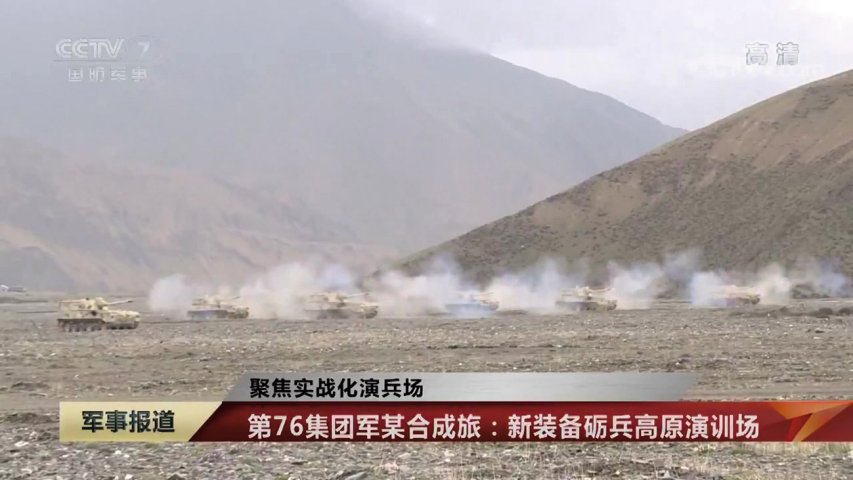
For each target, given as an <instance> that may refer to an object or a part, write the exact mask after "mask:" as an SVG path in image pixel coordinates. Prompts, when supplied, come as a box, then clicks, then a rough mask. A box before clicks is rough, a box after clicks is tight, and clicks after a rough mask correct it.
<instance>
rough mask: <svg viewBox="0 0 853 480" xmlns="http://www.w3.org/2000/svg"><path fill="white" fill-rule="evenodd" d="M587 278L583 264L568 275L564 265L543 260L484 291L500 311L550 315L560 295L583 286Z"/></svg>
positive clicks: (500, 279) (548, 259) (497, 280)
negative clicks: (498, 305) (489, 295)
mask: <svg viewBox="0 0 853 480" xmlns="http://www.w3.org/2000/svg"><path fill="white" fill-rule="evenodd" d="M587 275H588V267H587V265H586V264H585V263H579V264H578V265H576V266H575V268H573V269H572V270H571V272H569V271H567V269H566V268H565V266H564V265H563V263H561V262H559V261H557V260H555V259H551V258H546V259H543V260H541V261H539V262H538V263H537V264H536V265H534V266H532V267H530V268H527V269H525V270H522V271H521V272H518V273H506V274H503V275H501V276H499V277H497V278H495V279H494V280H492V282H491V283H490V284H489V286H488V288H487V290H488V291H490V292H492V293H493V294H494V295H495V298H496V299H497V300H498V301H499V302H500V308H501V310H523V311H527V312H531V313H552V312H554V311H555V310H556V307H555V302H556V300H557V298H558V297H559V295H560V293H561V292H563V291H565V290H567V289H570V288H573V287H576V286H580V285H583V284H585V282H586V277H587Z"/></svg>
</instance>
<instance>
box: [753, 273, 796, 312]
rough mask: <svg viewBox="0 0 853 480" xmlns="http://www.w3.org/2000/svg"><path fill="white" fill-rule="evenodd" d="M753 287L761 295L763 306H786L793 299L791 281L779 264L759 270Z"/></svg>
mask: <svg viewBox="0 0 853 480" xmlns="http://www.w3.org/2000/svg"><path fill="white" fill-rule="evenodd" d="M751 285H752V287H753V288H755V290H756V292H757V293H758V294H759V295H761V303H763V304H767V305H785V304H787V303H788V301H790V299H791V287H792V283H791V280H790V279H789V278H788V274H787V272H786V271H785V268H784V267H782V266H781V265H779V264H776V263H772V264H770V265H768V266H766V267H764V268H762V269H761V270H759V271H758V273H757V274H756V276H755V280H753V282H752V284H751Z"/></svg>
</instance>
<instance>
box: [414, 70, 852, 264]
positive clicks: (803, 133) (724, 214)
mask: <svg viewBox="0 0 853 480" xmlns="http://www.w3.org/2000/svg"><path fill="white" fill-rule="evenodd" d="M694 247H702V248H703V250H704V256H705V260H706V261H707V262H708V266H710V267H718V268H726V269H741V268H748V267H759V266H763V265H764V264H766V263H767V262H770V261H787V260H790V261H793V260H795V259H796V258H797V257H799V256H801V255H808V256H814V257H822V258H829V259H834V260H836V261H839V262H840V263H841V267H842V269H843V270H844V272H845V273H846V274H848V275H850V274H851V273H853V71H848V72H845V73H842V74H839V75H836V76H833V77H830V78H826V79H824V80H821V81H818V82H814V83H811V84H808V85H805V86H802V87H799V88H796V89H794V90H791V91H788V92H785V93H783V94H781V95H778V96H776V97H773V98H770V99H768V100H765V101H763V102H761V103H758V104H756V105H754V106H752V107H749V108H747V109H745V110H742V111H740V112H738V113H735V114H733V115H731V116H729V117H727V118H725V119H723V120H720V121H718V122H716V123H714V124H712V125H709V126H708V127H706V128H703V129H701V130H698V131H695V132H693V133H690V134H688V135H685V136H683V137H681V138H679V139H678V140H676V141H673V142H671V143H669V144H666V145H663V146H661V147H660V148H658V149H656V150H654V151H652V152H650V153H648V154H646V155H644V156H642V157H640V158H638V159H636V160H634V161H632V162H629V163H627V164H625V165H623V166H621V167H617V168H614V169H611V170H608V171H606V172H603V173H601V174H599V175H596V176H594V177H592V178H590V179H589V180H587V181H585V182H583V183H581V184H580V185H577V186H576V187H574V188H571V189H569V190H567V191H565V192H563V193H560V194H557V195H554V196H552V197H549V198H548V199H546V200H544V201H541V202H539V203H536V204H534V205H533V206H530V207H528V208H526V209H524V210H522V211H520V212H518V213H516V214H514V215H510V216H507V217H504V218H501V219H500V220H497V221H495V222H492V223H489V224H487V225H485V226H482V227H480V228H477V229H475V230H473V231H471V232H468V233H466V234H465V235H462V236H461V237H458V238H456V239H453V240H451V241H448V242H445V243H443V244H441V245H438V246H437V247H434V248H432V249H429V250H427V251H424V252H421V253H419V254H416V255H414V256H412V257H410V258H408V259H407V260H406V261H404V262H403V264H404V265H405V266H407V267H408V268H416V267H417V266H419V265H421V264H422V262H423V261H424V260H426V259H428V258H430V257H432V256H433V255H434V254H436V253H438V252H445V253H449V254H452V255H454V256H455V257H456V259H457V260H458V261H459V262H460V263H461V265H462V267H464V268H466V269H467V270H469V271H470V272H471V273H472V274H474V275H476V276H479V277H481V278H484V277H487V276H490V275H491V274H493V273H495V272H498V271H501V270H503V269H507V268H511V269H514V268H518V267H521V266H525V265H528V264H531V263H533V262H535V261H536V260H537V259H539V258H540V257H542V256H544V255H554V256H559V257H564V258H568V259H579V258H583V257H586V258H588V259H590V260H592V261H595V262H604V261H607V260H615V261H621V262H628V261H645V260H656V259H659V258H660V256H661V255H662V254H663V253H664V252H667V251H673V250H681V249H686V248H694Z"/></svg>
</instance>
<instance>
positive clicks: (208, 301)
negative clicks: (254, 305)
mask: <svg viewBox="0 0 853 480" xmlns="http://www.w3.org/2000/svg"><path fill="white" fill-rule="evenodd" d="M239 298H240V297H239V296H236V297H230V298H227V299H223V298H221V297H218V296H216V295H205V296H203V297H199V298H196V299H195V300H193V303H192V306H191V307H190V309H189V310H187V318H189V319H190V320H240V319H244V318H249V307H245V306H242V305H237V304H234V303H231V302H232V301H233V300H237V299H239Z"/></svg>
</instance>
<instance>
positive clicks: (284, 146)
mask: <svg viewBox="0 0 853 480" xmlns="http://www.w3.org/2000/svg"><path fill="white" fill-rule="evenodd" d="M45 12H50V13H45ZM164 12H168V14H164ZM411 30H412V29H411V28H409V27H408V26H406V25H404V24H403V23H400V22H398V21H396V20H394V21H393V22H392V21H388V20H387V18H385V19H379V18H378V17H377V16H376V15H375V14H373V13H371V12H370V11H368V10H367V9H365V7H364V5H363V4H362V3H359V2H345V1H342V0H315V1H310V2H308V1H295V0H291V1H283V2H282V1H271V0H258V1H256V2H252V3H251V5H250V6H246V5H245V4H244V3H241V2H236V1H230V2H229V1H225V2H216V4H215V5H212V4H211V3H210V2H203V1H201V0H188V1H186V2H178V3H175V2H166V1H165V0H152V1H150V2H135V3H130V4H121V3H116V2H106V1H97V0H87V1H83V2H79V3H76V4H75V6H74V8H70V7H68V6H67V4H66V2H61V1H59V0H52V1H50V0H49V1H48V2H47V3H46V4H42V5H41V6H38V7H36V6H30V5H24V4H21V5H19V6H17V7H16V12H15V15H14V16H12V15H9V16H4V17H2V18H0V40H3V41H7V42H8V43H9V44H14V45H15V46H16V47H15V49H12V50H10V52H9V55H8V56H7V57H8V58H6V59H5V60H6V63H5V67H6V68H7V70H9V71H15V72H16V75H10V76H6V77H4V79H3V80H2V82H3V83H2V87H3V88H0V104H2V105H4V108H3V109H2V112H0V135H5V136H7V137H9V138H13V139H17V140H9V141H7V142H6V143H3V144H0V156H2V158H3V159H4V162H5V164H4V165H5V166H4V168H6V169H7V171H8V172H9V175H5V176H4V177H3V178H2V179H0V182H3V183H5V184H6V186H7V187H8V188H4V189H2V190H0V205H4V207H3V208H5V211H4V212H3V213H4V216H2V217H0V274H2V275H6V276H7V277H9V276H11V278H3V279H2V280H3V281H4V282H6V283H23V284H25V285H29V286H36V285H42V286H45V287H48V286H50V287H53V286H56V287H58V286H60V285H65V286H68V285H71V286H74V287H87V288H88V287H97V288H102V287H112V286H116V287H122V288H131V287H139V288H144V286H145V285H146V282H148V281H149V278H150V277H151V276H153V275H166V274H170V273H172V272H174V271H186V273H191V274H197V275H200V276H203V277H209V278H229V277H231V276H235V275H236V276H239V275H243V274H245V273H246V272H248V271H252V270H263V269H266V268H270V267H272V266H274V264H275V263H276V262H277V261H278V260H280V259H281V258H284V257H292V256H296V255H308V254H310V253H314V252H321V253H328V252H329V251H330V249H331V250H333V251H337V250H341V252H339V253H340V254H341V255H337V254H335V255H336V256H337V257H342V258H343V259H344V260H351V259H348V258H346V257H347V255H346V252H349V251H350V250H349V249H357V250H358V251H359V253H358V254H356V253H353V252H351V253H352V256H353V257H359V258H361V254H362V253H363V254H364V255H365V257H364V258H365V259H369V258H386V257H387V256H388V255H395V256H398V255H399V254H400V253H404V252H411V251H415V250H417V249H419V248H422V247H425V246H427V245H431V244H434V243H435V242H438V241H442V240H445V239H447V238H451V237H452V236H453V235H457V234H460V233H462V232H464V231H466V230H468V229H470V228H472V227H474V226H476V225H479V224H482V223H483V222H486V221H489V220H491V219H494V218H498V217H500V216H502V215H505V214H507V213H508V212H512V211H514V210H516V209H518V208H521V207H522V206H524V205H527V204H529V203H530V202H532V201H535V200H536V199H539V198H542V197H543V196H546V195H549V194H552V193H555V192H558V191H560V190H561V189H563V188H565V186H566V185H571V184H574V183H576V182H579V181H581V180H583V179H584V178H587V177H589V176H590V175H592V174H595V173H597V172H600V171H603V170H606V169H608V168H610V167H612V166H615V165H618V164H620V163H622V162H624V161H627V160H630V159H631V158H634V157H636V156H637V155H639V154H641V153H643V152H646V151H648V150H650V149H652V148H653V147H655V146H657V145H659V144H660V143H662V142H664V141H667V140H669V139H672V138H674V137H675V136H677V135H679V134H681V133H683V131H681V130H679V129H675V128H671V127H668V126H665V125H663V124H661V123H660V122H659V121H657V120H655V119H654V118H651V117H649V116H648V115H645V114H643V113H641V112H638V111H636V110H634V109H632V108H630V107H628V106H626V105H623V104H621V103H619V102H618V101H616V100H614V99H612V98H609V97H607V96H605V95H602V94H599V93H594V92H590V91H586V90H583V89H580V88H577V87H575V86H572V85H570V84H568V83H566V82H563V81H560V80H556V79H553V78H548V77H545V76H543V75H540V74H538V73H536V72H533V71H530V70H527V69H524V68H521V67H518V66H515V65H512V64H510V63H507V62H504V61H502V60H499V59H497V58H494V57H491V56H489V55H486V54H483V53H478V52H472V51H469V50H466V49H463V48H460V47H457V46H452V45H447V44H442V43H440V42H436V41H434V40H432V39H429V38H428V37H426V36H423V35H421V34H412V33H409V32H410V31H411ZM92 36H95V37H92ZM64 38H67V39H70V40H75V39H79V38H102V39H107V40H110V41H116V40H117V39H122V40H123V41H124V44H123V45H124V47H123V48H124V50H122V51H121V55H120V56H119V57H118V61H117V62H102V63H97V62H92V61H82V60H80V59H77V60H76V61H73V62H68V61H59V60H63V59H62V58H60V57H59V53H61V52H54V48H55V46H56V45H57V42H58V41H59V40H62V39H64ZM140 39H144V40H145V42H148V43H147V45H149V47H150V48H149V49H148V50H147V51H146V52H147V53H146V54H145V56H142V53H141V52H142V50H140V48H141V47H140V45H141V44H140V43H139V40H140ZM140 65H141V66H144V67H145V68H146V75H147V78H145V79H143V80H141V81H132V79H130V78H126V79H125V80H123V81H115V80H113V77H112V74H111V72H112V69H113V68H114V67H118V68H126V74H127V75H128V77H129V76H130V75H131V73H132V72H133V69H134V68H136V67H138V66H140ZM78 67H79V68H81V69H82V73H83V79H82V81H81V82H70V81H69V76H68V75H69V72H70V71H71V70H70V69H72V68H78ZM97 68H104V69H105V72H104V78H103V79H102V80H98V77H97V75H96V74H94V76H93V77H90V75H93V74H92V73H91V71H92V70H95V69H97ZM93 78H94V80H93ZM20 139H25V140H20ZM57 152H61V154H59V153H57ZM33 157H38V158H39V161H38V162H31V161H29V160H28V159H29V158H33ZM81 159H86V161H85V162H84V163H86V164H87V165H88V167H87V168H88V170H85V171H82V170H79V168H80V167H79V166H78V165H77V164H78V163H79V162H81ZM72 182H78V183H76V184H75V183H72ZM33 192H43V195H44V196H43V197H41V196H36V195H35V194H34V193H33ZM78 225H79V227H77V226H78ZM332 253H334V252H332ZM16 275H17V277H16Z"/></svg>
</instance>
